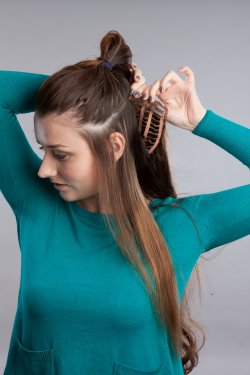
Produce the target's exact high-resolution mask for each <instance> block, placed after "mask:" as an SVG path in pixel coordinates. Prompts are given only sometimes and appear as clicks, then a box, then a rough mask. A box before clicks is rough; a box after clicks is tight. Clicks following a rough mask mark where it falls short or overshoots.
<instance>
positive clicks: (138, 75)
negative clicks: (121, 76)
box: [134, 68, 143, 82]
mask: <svg viewBox="0 0 250 375" xmlns="http://www.w3.org/2000/svg"><path fill="white" fill-rule="evenodd" d="M142 77H143V75H142V71H141V69H139V68H135V69H134V79H135V80H136V81H137V82H138V81H139V80H140V79H141V78H142Z"/></svg>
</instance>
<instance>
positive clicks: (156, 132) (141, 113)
mask: <svg viewBox="0 0 250 375" xmlns="http://www.w3.org/2000/svg"><path fill="white" fill-rule="evenodd" d="M129 100H130V101H131V102H132V103H133V104H134V105H135V108H136V118H137V122H138V128H139V131H140V133H141V135H142V136H143V138H144V141H145V145H146V149H147V151H148V154H149V155H150V154H151V153H152V152H153V151H154V149H155V148H156V146H157V145H158V143H159V141H160V139H161V135H162V130H163V126H164V124H165V123H166V121H167V109H166V108H164V107H163V105H162V104H161V102H160V101H158V100H155V101H154V102H152V103H149V102H148V101H146V100H143V99H142V98H141V97H139V98H135V97H134V96H132V95H130V96H129Z"/></svg>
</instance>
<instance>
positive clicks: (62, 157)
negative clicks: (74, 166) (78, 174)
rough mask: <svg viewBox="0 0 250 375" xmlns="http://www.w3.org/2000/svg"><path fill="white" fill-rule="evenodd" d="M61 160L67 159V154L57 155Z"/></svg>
mask: <svg viewBox="0 0 250 375" xmlns="http://www.w3.org/2000/svg"><path fill="white" fill-rule="evenodd" d="M55 156H56V157H57V158H58V159H59V160H65V159H66V157H67V155H58V154H57V155H55Z"/></svg>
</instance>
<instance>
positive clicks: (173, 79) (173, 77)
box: [161, 70, 182, 90]
mask: <svg viewBox="0 0 250 375" xmlns="http://www.w3.org/2000/svg"><path fill="white" fill-rule="evenodd" d="M181 81H182V78H181V77H179V76H178V74H176V72H175V71H174V70H170V71H169V72H168V73H166V74H165V75H164V76H163V78H162V79H161V86H162V88H163V90H165V89H166V87H167V86H168V87H169V86H170V85H169V84H168V83H177V82H181Z"/></svg>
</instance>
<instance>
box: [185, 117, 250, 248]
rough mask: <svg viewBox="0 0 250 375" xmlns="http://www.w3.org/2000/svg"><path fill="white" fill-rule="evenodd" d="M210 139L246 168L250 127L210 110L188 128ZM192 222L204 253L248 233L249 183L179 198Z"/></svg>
mask: <svg viewBox="0 0 250 375" xmlns="http://www.w3.org/2000/svg"><path fill="white" fill-rule="evenodd" d="M192 133H193V134H195V135H197V136H199V137H203V138H206V139H208V140H209V141H211V142H214V143H215V144H217V145H218V146H220V147H221V148H223V149H224V150H226V151H227V152H229V153H230V154H231V155H233V156H235V157H236V158H237V159H238V160H239V161H240V162H242V163H243V164H244V165H245V166H246V167H247V168H250V129H249V128H247V127H245V126H242V125H239V124H236V123H234V122H232V121H230V120H227V119H225V118H223V117H221V116H219V115H217V114H216V113H214V112H213V111H211V110H207V112H206V114H205V116H204V117H203V119H202V120H201V121H200V122H199V124H198V125H197V126H196V128H195V129H194V130H193V131H192ZM180 202H182V205H183V206H185V207H186V208H187V209H188V211H189V213H190V214H191V216H192V218H193V219H194V221H195V224H196V226H197V229H198V231H199V235H200V239H201V240H202V243H203V248H204V252H205V251H208V250H211V249H213V248H215V247H218V246H221V245H224V244H227V243H230V242H232V241H235V240H238V239H240V238H242V237H245V236H247V235H249V234H250V184H247V185H243V186H238V187H234V188H231V189H227V190H223V191H218V192H215V193H211V194H200V195H195V196H190V197H185V198H180Z"/></svg>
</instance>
